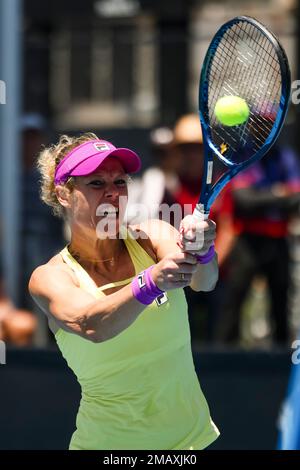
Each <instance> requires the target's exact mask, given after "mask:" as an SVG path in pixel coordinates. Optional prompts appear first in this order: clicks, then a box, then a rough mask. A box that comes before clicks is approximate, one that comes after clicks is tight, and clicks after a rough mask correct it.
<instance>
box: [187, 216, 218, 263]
mask: <svg viewBox="0 0 300 470" xmlns="http://www.w3.org/2000/svg"><path fill="white" fill-rule="evenodd" d="M215 239H216V224H215V222H214V221H213V220H210V219H207V220H201V221H198V220H197V219H196V218H195V217H194V216H193V215H187V216H186V217H184V219H182V221H181V223H180V227H179V241H178V246H179V247H180V248H181V249H182V251H185V252H188V253H191V254H193V255H200V256H202V255H205V253H207V252H208V250H209V248H210V246H211V245H212V244H213V243H214V241H215Z"/></svg>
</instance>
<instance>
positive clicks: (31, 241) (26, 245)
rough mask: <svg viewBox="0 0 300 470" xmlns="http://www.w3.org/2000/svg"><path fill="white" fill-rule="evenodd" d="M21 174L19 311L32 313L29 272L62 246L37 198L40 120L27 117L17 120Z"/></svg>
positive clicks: (43, 131)
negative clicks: (21, 163) (21, 156)
mask: <svg viewBox="0 0 300 470" xmlns="http://www.w3.org/2000/svg"><path fill="white" fill-rule="evenodd" d="M20 127H21V130H22V150H23V172H22V206H21V211H22V212H21V266H22V271H21V292H22V297H21V299H20V305H19V307H20V308H22V309H29V310H32V309H36V306H35V304H34V302H33V301H32V298H31V296H30V295H29V293H28V289H27V285H28V280H29V277H30V275H31V273H32V271H33V270H34V269H35V268H36V267H37V266H39V265H40V264H43V263H44V262H46V261H47V259H49V256H52V255H53V254H55V253H56V252H58V251H59V250H60V249H61V247H62V246H63V243H64V237H63V224H62V222H61V221H60V220H58V219H57V218H56V217H54V216H53V215H52V214H51V210H50V209H49V207H47V206H46V204H44V203H43V202H42V201H41V199H40V196H39V174H38V171H37V169H36V165H35V161H36V157H37V155H38V154H39V152H40V151H41V149H42V146H43V145H45V144H47V143H48V138H49V137H48V129H47V123H46V120H45V119H44V117H43V116H42V115H40V114H38V113H27V114H24V115H23V116H22V118H21V126H20Z"/></svg>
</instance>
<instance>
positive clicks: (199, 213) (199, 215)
mask: <svg viewBox="0 0 300 470" xmlns="http://www.w3.org/2000/svg"><path fill="white" fill-rule="evenodd" d="M193 217H195V219H196V220H197V221H202V220H207V219H208V217H209V212H206V211H205V210H204V205H203V204H197V205H196V207H195V209H194V212H193Z"/></svg>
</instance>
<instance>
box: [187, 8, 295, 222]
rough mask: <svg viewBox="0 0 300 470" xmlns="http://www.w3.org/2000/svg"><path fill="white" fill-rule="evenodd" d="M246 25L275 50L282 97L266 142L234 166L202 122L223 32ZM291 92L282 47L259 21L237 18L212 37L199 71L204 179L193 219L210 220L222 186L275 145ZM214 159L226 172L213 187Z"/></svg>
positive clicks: (288, 70) (286, 60)
mask: <svg viewBox="0 0 300 470" xmlns="http://www.w3.org/2000/svg"><path fill="white" fill-rule="evenodd" d="M241 22H246V23H250V24H252V25H253V26H255V27H256V28H258V29H259V30H260V32H261V33H262V34H263V35H264V36H265V37H267V38H268V40H269V41H270V42H271V43H272V45H273V46H274V48H275V50H276V53H277V56H278V61H279V65H280V70H281V76H282V80H281V97H280V103H279V109H278V112H277V116H276V120H275V122H274V124H273V127H272V130H271V132H270V134H269V135H268V137H267V138H266V141H265V143H264V144H263V146H262V147H261V148H260V149H259V150H258V151H257V152H256V153H255V154H254V155H253V156H252V157H251V158H249V159H248V160H246V161H245V162H242V163H233V162H231V161H229V160H227V159H226V158H225V156H224V155H222V154H221V152H220V151H219V150H218V149H217V148H216V147H215V145H214V144H213V142H212V140H211V132H210V126H209V125H208V123H207V122H206V121H205V118H204V114H207V115H208V112H209V110H208V90H209V82H208V80H207V77H209V71H210V67H211V64H212V60H213V57H214V54H215V51H216V49H217V47H218V45H219V43H220V42H221V40H222V38H223V36H224V34H225V33H226V31H227V30H228V29H229V28H231V27H232V26H233V25H234V24H237V23H241ZM290 90H291V74H290V69H289V63H288V59H287V56H286V53H285V51H284V49H283V47H282V46H281V44H280V42H279V41H278V39H277V38H276V36H275V35H274V34H273V33H271V32H270V31H269V30H268V29H267V28H266V27H265V26H264V25H262V24H261V23H260V22H259V21H257V20H256V19H254V18H251V17H249V16H237V17H235V18H233V19H231V20H230V21H227V22H226V23H224V24H223V25H222V26H221V27H220V28H219V30H218V31H217V32H216V34H215V35H214V37H213V39H212V41H211V43H210V45H209V47H208V49H207V52H206V55H205V59H204V62H203V66H202V70H201V78H200V85H199V117H200V123H201V128H202V133H203V146H204V166H203V179H202V189H201V194H200V199H199V203H198V204H197V206H196V208H195V211H194V215H195V216H196V217H198V218H199V216H201V218H202V219H203V217H204V219H207V218H208V216H209V212H210V208H211V206H212V204H213V202H214V201H215V199H216V197H217V196H218V195H219V193H220V192H221V191H222V189H223V188H224V187H225V185H226V184H227V183H228V182H229V181H230V180H231V179H232V178H233V177H234V176H235V175H236V174H237V173H239V172H240V171H242V170H244V169H246V168H248V167H249V166H250V165H251V164H252V163H254V162H256V161H258V160H260V159H261V158H262V157H263V156H264V155H265V153H266V152H267V151H268V150H270V148H271V147H272V145H273V144H274V142H275V141H276V139H277V137H278V135H279V133H280V131H281V128H282V126H283V123H284V120H285V117H286V113H287V110H288V105H289V98H290ZM214 155H216V156H217V157H218V158H219V159H220V160H221V161H222V162H223V163H224V165H226V166H227V167H228V168H229V169H228V170H227V171H226V172H225V173H224V174H223V175H222V176H221V177H220V178H219V179H218V180H217V181H216V182H215V183H214V184H212V169H213V156H214Z"/></svg>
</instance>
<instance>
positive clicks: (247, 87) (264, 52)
mask: <svg viewBox="0 0 300 470" xmlns="http://www.w3.org/2000/svg"><path fill="white" fill-rule="evenodd" d="M208 83H209V85H208V110H209V111H208V112H207V114H208V115H207V116H206V119H207V121H208V122H209V123H210V128H211V135H212V141H213V143H214V144H215V145H216V147H217V148H218V147H219V148H220V146H221V145H222V144H224V143H225V144H226V147H227V148H228V151H226V159H228V160H229V161H233V162H234V163H237V162H239V161H243V160H244V159H245V158H247V157H248V158H249V156H251V155H250V154H253V153H255V152H257V150H259V148H260V147H262V145H263V144H264V142H265V140H266V139H267V137H268V136H269V134H270V132H271V131H272V128H273V125H274V122H275V120H276V115H277V112H278V109H279V106H280V96H281V86H282V83H281V68H280V63H279V59H278V56H277V52H276V50H275V47H274V46H273V44H272V43H271V42H270V40H269V39H268V38H267V37H266V36H265V35H264V34H263V33H262V32H261V31H260V30H259V29H258V28H256V27H255V26H253V25H252V24H249V23H246V24H245V23H243V22H241V23H237V24H234V25H233V26H231V28H229V29H228V30H227V31H226V33H225V34H224V36H223V38H222V39H221V41H220V42H219V44H218V47H217V50H216V51H215V54H214V56H213V59H212V61H211V64H210V71H209V80H208ZM225 95H234V96H239V97H240V98H243V99H245V101H246V102H247V104H248V106H249V110H250V115H249V119H248V120H247V121H246V122H245V123H244V124H242V125H239V126H233V127H229V126H224V125H222V124H220V123H219V122H218V121H217V119H216V117H215V115H214V108H215V104H216V102H217V100H218V99H219V98H221V97H222V96H225ZM246 147H247V151H246V152H243V149H245V150H246Z"/></svg>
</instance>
